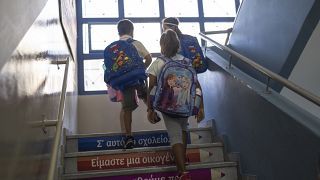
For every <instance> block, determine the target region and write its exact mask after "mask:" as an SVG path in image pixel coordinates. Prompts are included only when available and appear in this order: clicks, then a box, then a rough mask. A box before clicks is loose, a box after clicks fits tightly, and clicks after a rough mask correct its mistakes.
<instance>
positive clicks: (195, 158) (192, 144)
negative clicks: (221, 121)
mask: <svg viewBox="0 0 320 180" xmlns="http://www.w3.org/2000/svg"><path fill="white" fill-rule="evenodd" d="M212 132H213V130H212V128H193V129H190V130H189V132H188V148H187V159H188V165H187V169H188V170H189V171H190V173H191V177H192V179H193V180H237V179H238V174H237V172H238V171H237V163H236V162H226V161H225V158H224V150H223V144H222V143H219V142H214V141H213V139H214V137H213V133H212ZM133 135H134V137H135V144H136V148H134V149H129V150H123V149H122V143H123V139H124V136H123V135H122V134H119V133H112V134H86V135H72V136H67V137H66V144H65V153H64V157H63V159H64V172H63V174H62V179H86V180H175V179H177V178H176V175H177V173H176V167H175V163H174V158H173V156H172V154H171V148H170V146H169V139H168V135H167V133H166V131H165V130H154V131H141V132H135V133H133Z"/></svg>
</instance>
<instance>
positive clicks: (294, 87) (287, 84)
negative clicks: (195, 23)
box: [199, 32, 320, 106]
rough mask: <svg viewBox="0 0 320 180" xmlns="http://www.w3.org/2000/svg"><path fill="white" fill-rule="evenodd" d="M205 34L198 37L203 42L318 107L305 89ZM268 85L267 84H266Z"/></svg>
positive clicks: (316, 97) (318, 98) (317, 102)
mask: <svg viewBox="0 0 320 180" xmlns="http://www.w3.org/2000/svg"><path fill="white" fill-rule="evenodd" d="M205 33H206V32H200V33H199V35H200V36H201V38H202V39H203V40H206V41H209V42H210V43H212V44H214V45H215V46H217V47H218V48H220V49H222V50H224V51H226V52H228V53H229V54H230V55H231V56H234V57H237V58H238V59H239V60H241V61H242V62H245V63H246V64H248V65H250V66H251V67H253V68H254V69H256V70H258V71H259V72H261V73H262V74H264V75H266V76H267V77H268V79H269V78H271V79H273V80H275V81H278V82H280V83H281V84H283V85H284V86H285V87H287V88H288V89H290V90H292V91H294V92H295V93H297V94H299V95H300V96H302V97H304V98H305V99H307V100H309V101H311V102H313V103H314V104H316V105H318V106H320V97H319V96H317V95H315V94H313V93H311V92H309V91H307V90H306V89H304V88H302V87H300V86H298V85H297V84H295V83H293V82H291V81H289V80H287V79H285V78H283V77H281V76H280V75H278V74H276V73H274V72H272V71H270V70H269V69H267V68H265V67H263V66H261V65H259V64H257V63H256V62H254V61H253V60H251V59H249V58H247V57H245V56H243V55H241V54H239V53H237V52H236V51H234V50H232V49H231V48H229V47H227V46H224V45H221V44H220V43H218V42H216V41H214V40H213V39H211V38H209V37H208V36H206V34H205ZM267 85H268V84H267Z"/></svg>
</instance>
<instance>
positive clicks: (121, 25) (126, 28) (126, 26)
mask: <svg viewBox="0 0 320 180" xmlns="http://www.w3.org/2000/svg"><path fill="white" fill-rule="evenodd" d="M132 32H133V23H132V22H131V21H130V20H129V19H123V20H120V21H119V22H118V33H119V35H120V36H122V35H125V34H129V35H131V34H132Z"/></svg>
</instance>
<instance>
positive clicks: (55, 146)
mask: <svg viewBox="0 0 320 180" xmlns="http://www.w3.org/2000/svg"><path fill="white" fill-rule="evenodd" d="M69 61H70V60H69V57H68V58H67V61H66V66H65V69H64V76H63V84H62V90H61V94H60V102H59V110H58V118H57V125H56V134H55V137H54V142H53V146H52V151H51V152H52V153H51V156H50V167H49V172H48V177H47V180H54V177H55V172H56V166H57V158H58V153H59V145H60V141H61V133H62V125H63V116H64V107H65V100H66V94H67V82H68V72H69Z"/></svg>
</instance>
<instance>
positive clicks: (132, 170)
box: [63, 162, 237, 179]
mask: <svg viewBox="0 0 320 180" xmlns="http://www.w3.org/2000/svg"><path fill="white" fill-rule="evenodd" d="M236 166H237V163H236V162H211V163H193V164H190V165H188V166H187V169H188V170H193V169H204V168H225V167H236ZM168 171H176V166H174V165H172V166H163V167H136V168H125V169H117V170H108V171H88V172H78V173H68V174H64V175H63V177H64V179H73V178H92V177H106V176H119V175H132V174H144V173H156V172H168Z"/></svg>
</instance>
